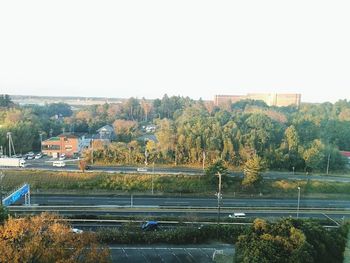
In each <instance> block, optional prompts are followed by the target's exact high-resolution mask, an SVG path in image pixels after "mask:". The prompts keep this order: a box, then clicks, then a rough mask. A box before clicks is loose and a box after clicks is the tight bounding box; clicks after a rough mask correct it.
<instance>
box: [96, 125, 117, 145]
mask: <svg viewBox="0 0 350 263" xmlns="http://www.w3.org/2000/svg"><path fill="white" fill-rule="evenodd" d="M97 133H98V136H97V137H98V139H101V140H110V141H111V140H114V139H115V138H116V134H115V131H114V128H113V126H111V125H105V126H103V127H101V128H99V129H98V130H97Z"/></svg>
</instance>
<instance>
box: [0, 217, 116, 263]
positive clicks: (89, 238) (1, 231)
mask: <svg viewBox="0 0 350 263" xmlns="http://www.w3.org/2000/svg"><path fill="white" fill-rule="evenodd" d="M59 219H60V218H59V217H57V216H56V215H52V214H48V213H43V214H41V215H39V216H31V217H24V218H9V219H8V220H6V222H5V223H4V224H3V225H0V262H14V263H20V262H38V263H39V262H40V263H41V262H42V263H45V262H71V263H73V262H84V263H89V262H91V263H93V262H110V256H109V250H108V248H106V247H105V246H102V245H100V244H99V243H98V242H97V238H96V235H95V234H93V233H81V234H75V233H73V232H72V229H71V227H70V226H69V225H68V224H66V223H64V222H62V221H59Z"/></svg>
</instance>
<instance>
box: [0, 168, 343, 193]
mask: <svg viewBox="0 0 350 263" xmlns="http://www.w3.org/2000/svg"><path fill="white" fill-rule="evenodd" d="M4 173H5V177H4V178H3V179H2V185H3V189H4V191H7V192H8V191H11V190H13V189H15V188H17V187H19V186H21V185H22V184H23V183H29V184H30V186H31V189H32V192H51V193H67V192H69V193H77V194H79V193H81V194H89V193H91V194H96V193H105V194H130V193H133V194H138V193H140V194H150V193H151V189H152V181H153V187H154V192H155V193H156V194H170V195H171V194H176V195H182V194H184V195H186V194H188V195H208V196H212V195H213V194H214V193H215V192H216V191H217V186H216V185H212V184H211V182H210V180H206V178H205V177H203V176H201V175H159V174H155V175H152V174H110V173H103V172H88V173H82V172H64V171H59V172H58V171H33V170H30V171H18V170H6V171H4ZM223 185H224V187H223V194H224V196H226V197H264V198H268V197H286V198H287V197H295V196H297V192H298V190H297V189H298V187H300V188H301V193H302V196H303V197H304V198H305V197H309V198H311V197H314V198H334V199H337V198H342V199H350V183H345V182H329V181H322V180H319V181H315V180H287V179H283V180H281V179H276V180H264V181H263V182H262V183H261V185H260V186H259V187H256V188H254V189H247V188H244V187H242V185H241V179H240V178H238V177H230V178H228V179H227V181H226V182H224V183H223Z"/></svg>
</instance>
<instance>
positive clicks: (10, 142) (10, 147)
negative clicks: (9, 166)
mask: <svg viewBox="0 0 350 263" xmlns="http://www.w3.org/2000/svg"><path fill="white" fill-rule="evenodd" d="M6 135H7V139H8V140H9V157H10V158H11V157H12V153H11V149H12V150H13V155H16V152H15V147H14V146H13V141H12V135H11V132H7V134H6Z"/></svg>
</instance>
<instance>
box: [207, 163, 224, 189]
mask: <svg viewBox="0 0 350 263" xmlns="http://www.w3.org/2000/svg"><path fill="white" fill-rule="evenodd" d="M219 173H220V174H221V181H222V187H223V188H225V187H227V179H228V170H227V167H226V166H225V164H224V161H223V160H221V159H219V160H217V161H215V162H214V163H212V164H211V165H209V166H208V167H207V169H206V170H205V177H206V178H207V180H209V181H210V184H211V185H213V186H214V187H216V186H217V185H218V176H219Z"/></svg>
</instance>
